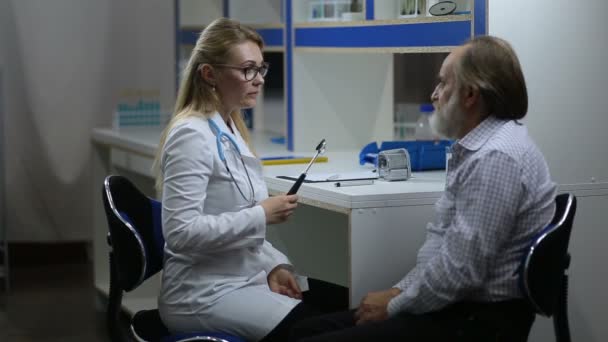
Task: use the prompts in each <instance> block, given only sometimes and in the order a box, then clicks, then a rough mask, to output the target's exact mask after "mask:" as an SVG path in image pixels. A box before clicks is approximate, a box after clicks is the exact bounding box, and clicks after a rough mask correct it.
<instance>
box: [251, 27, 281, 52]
mask: <svg viewBox="0 0 608 342" xmlns="http://www.w3.org/2000/svg"><path fill="white" fill-rule="evenodd" d="M256 31H257V32H258V33H259V34H260V36H262V38H263V39H264V44H265V45H266V46H267V47H283V29H282V28H260V29H256Z"/></svg>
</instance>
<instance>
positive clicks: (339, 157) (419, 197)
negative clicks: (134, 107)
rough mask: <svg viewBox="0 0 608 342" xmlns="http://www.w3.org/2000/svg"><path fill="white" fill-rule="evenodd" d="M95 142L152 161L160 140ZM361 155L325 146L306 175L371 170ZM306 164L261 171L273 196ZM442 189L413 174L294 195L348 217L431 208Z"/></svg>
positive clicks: (101, 135)
mask: <svg viewBox="0 0 608 342" xmlns="http://www.w3.org/2000/svg"><path fill="white" fill-rule="evenodd" d="M92 135H93V137H92V139H93V141H94V142H96V143H98V144H102V145H108V146H110V147H115V148H118V149H122V150H126V151H129V152H132V153H135V154H138V155H140V156H144V157H149V158H150V159H152V158H154V155H155V153H156V148H157V146H158V140H159V137H160V130H159V129H150V128H131V129H121V130H120V131H118V130H112V129H102V128H97V129H94V130H93V133H92ZM252 140H253V141H254V146H255V148H256V151H257V153H258V154H259V155H260V156H261V157H264V156H276V155H285V154H290V152H286V151H285V147H284V146H283V145H279V144H274V143H271V142H270V136H268V135H265V134H259V133H255V132H254V133H253V134H252ZM313 145H314V144H311V151H309V152H306V153H294V154H297V155H311V156H312V155H313V154H314V153H313V152H314V151H312V149H313V148H314V146H313ZM358 153H359V151H355V150H352V151H331V144H329V145H328V152H327V153H326V156H327V157H328V160H329V161H328V162H326V163H315V164H314V165H312V167H311V169H310V171H309V173H314V172H336V173H338V172H353V171H363V170H370V169H372V166H371V165H369V164H367V165H363V166H361V165H359V160H358ZM305 167H306V164H288V165H271V166H265V167H264V176H265V180H266V184H267V186H268V190H269V192H270V193H271V194H277V193H285V192H287V191H288V190H289V188H290V187H291V185H292V184H293V181H291V180H286V179H281V178H276V177H277V176H282V175H298V174H300V173H301V172H302V171H303V170H304V168H305ZM444 187H445V172H444V171H430V172H415V173H413V175H412V178H411V179H409V180H408V181H400V182H386V181H383V180H376V181H375V182H374V184H373V185H360V186H350V187H336V186H335V182H323V183H304V184H303V185H302V187H301V188H300V190H299V191H298V195H300V202H302V203H306V204H310V205H313V206H317V207H325V208H328V209H329V210H334V211H339V212H348V211H350V210H351V209H359V208H379V207H392V206H401V205H412V204H414V205H415V204H432V203H434V202H435V201H436V200H437V198H439V196H440V195H441V193H442V192H443V189H444Z"/></svg>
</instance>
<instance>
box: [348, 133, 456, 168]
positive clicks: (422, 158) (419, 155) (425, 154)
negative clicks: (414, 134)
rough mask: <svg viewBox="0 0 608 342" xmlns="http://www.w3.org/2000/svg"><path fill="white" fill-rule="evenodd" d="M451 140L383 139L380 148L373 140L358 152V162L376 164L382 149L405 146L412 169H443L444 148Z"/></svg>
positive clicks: (449, 144) (450, 143)
mask: <svg viewBox="0 0 608 342" xmlns="http://www.w3.org/2000/svg"><path fill="white" fill-rule="evenodd" d="M451 145H452V141H451V140H439V141H383V142H382V145H381V146H380V148H378V144H376V143H375V142H372V143H369V144H367V145H366V146H365V147H363V149H362V150H361V152H360V153H359V164H361V165H363V164H365V163H372V164H374V165H377V164H378V163H377V162H378V153H379V152H381V151H384V150H392V149H395V148H405V149H406V150H407V152H408V153H409V154H410V162H411V164H412V171H424V170H443V169H445V150H446V147H448V146H451Z"/></svg>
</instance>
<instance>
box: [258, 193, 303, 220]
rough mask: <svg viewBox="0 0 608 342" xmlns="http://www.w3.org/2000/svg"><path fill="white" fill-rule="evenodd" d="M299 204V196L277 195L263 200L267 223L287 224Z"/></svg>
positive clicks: (262, 204)
mask: <svg viewBox="0 0 608 342" xmlns="http://www.w3.org/2000/svg"><path fill="white" fill-rule="evenodd" d="M297 202H298V196H297V195H277V196H272V197H268V198H267V199H265V200H263V201H262V202H261V203H260V205H261V206H262V208H264V212H265V213H266V223H268V224H274V223H281V222H285V220H287V218H288V217H289V216H290V215H291V214H293V211H294V209H295V208H296V207H297V206H298V203H297Z"/></svg>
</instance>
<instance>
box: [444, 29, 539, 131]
mask: <svg viewBox="0 0 608 342" xmlns="http://www.w3.org/2000/svg"><path fill="white" fill-rule="evenodd" d="M465 47H466V49H465V51H464V53H463V55H462V57H461V58H458V59H457V60H456V62H455V63H454V76H455V77H456V83H457V84H458V87H459V89H460V88H462V87H463V86H472V87H475V88H477V89H479V93H480V96H481V99H482V103H483V106H484V107H485V108H484V109H485V111H486V112H487V113H488V114H490V115H492V116H494V117H496V118H499V119H505V120H518V119H521V118H523V117H524V116H526V113H527V112H528V91H527V89H526V80H525V79H524V74H523V72H522V70H521V65H520V63H519V59H518V58H517V55H516V54H515V51H514V50H513V47H511V45H510V44H509V43H508V42H507V41H505V40H504V39H501V38H497V37H492V36H479V37H476V38H473V39H472V40H470V41H468V42H467V43H465Z"/></svg>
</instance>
